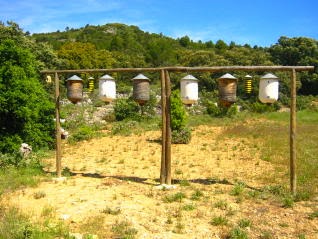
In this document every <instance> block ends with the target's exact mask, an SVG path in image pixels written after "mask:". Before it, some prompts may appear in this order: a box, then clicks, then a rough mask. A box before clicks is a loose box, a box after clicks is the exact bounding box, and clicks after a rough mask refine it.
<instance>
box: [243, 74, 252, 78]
mask: <svg viewBox="0 0 318 239" xmlns="http://www.w3.org/2000/svg"><path fill="white" fill-rule="evenodd" d="M244 77H245V78H253V77H252V76H250V75H246V76H244Z"/></svg>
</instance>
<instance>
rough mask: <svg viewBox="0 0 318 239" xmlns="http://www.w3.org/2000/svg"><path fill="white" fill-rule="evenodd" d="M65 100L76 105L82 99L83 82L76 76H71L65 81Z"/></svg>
mask: <svg viewBox="0 0 318 239" xmlns="http://www.w3.org/2000/svg"><path fill="white" fill-rule="evenodd" d="M66 88H67V98H68V99H69V100H70V101H71V102H72V103H73V104H76V103H77V102H80V101H81V100H82V99H83V80H82V79H81V78H80V77H78V76H77V75H73V76H72V77H70V78H68V79H67V81H66Z"/></svg>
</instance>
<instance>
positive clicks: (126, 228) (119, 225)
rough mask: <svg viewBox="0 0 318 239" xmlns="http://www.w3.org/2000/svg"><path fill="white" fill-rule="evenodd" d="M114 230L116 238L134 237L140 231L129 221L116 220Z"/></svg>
mask: <svg viewBox="0 0 318 239" xmlns="http://www.w3.org/2000/svg"><path fill="white" fill-rule="evenodd" d="M112 232H114V234H115V238H119V239H134V238H135V236H136V235H137V233H138V231H137V230H136V229H135V228H132V227H131V224H130V223H129V222H127V221H122V222H116V224H115V225H113V226H112Z"/></svg>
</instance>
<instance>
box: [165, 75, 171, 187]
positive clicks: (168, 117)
mask: <svg viewBox="0 0 318 239" xmlns="http://www.w3.org/2000/svg"><path fill="white" fill-rule="evenodd" d="M165 83H166V131H167V132H166V184H167V185H171V107H170V97H171V84H170V76H169V72H168V71H167V70H165Z"/></svg>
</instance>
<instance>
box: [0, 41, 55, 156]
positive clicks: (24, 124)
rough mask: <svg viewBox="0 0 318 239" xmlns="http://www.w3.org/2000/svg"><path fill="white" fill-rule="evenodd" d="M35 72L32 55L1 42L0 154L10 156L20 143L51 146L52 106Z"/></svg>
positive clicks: (12, 43)
mask: <svg viewBox="0 0 318 239" xmlns="http://www.w3.org/2000/svg"><path fill="white" fill-rule="evenodd" d="M36 70H37V63H36V60H35V58H34V56H33V55H32V53H31V52H29V51H28V50H27V49H24V48H22V47H19V46H18V45H16V44H15V43H14V42H13V41H11V40H5V41H2V42H1V43H0V125H1V127H0V135H1V138H0V152H3V153H12V152H14V151H16V150H17V149H18V148H19V146H20V144H21V142H25V143H28V144H29V145H31V146H32V148H33V149H34V150H36V149H39V148H41V147H53V143H54V137H53V136H54V122H53V113H54V104H53V102H50V97H49V95H48V94H47V93H46V92H45V90H44V88H43V86H42V85H41V83H40V82H39V80H38V75H37V73H36Z"/></svg>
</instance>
